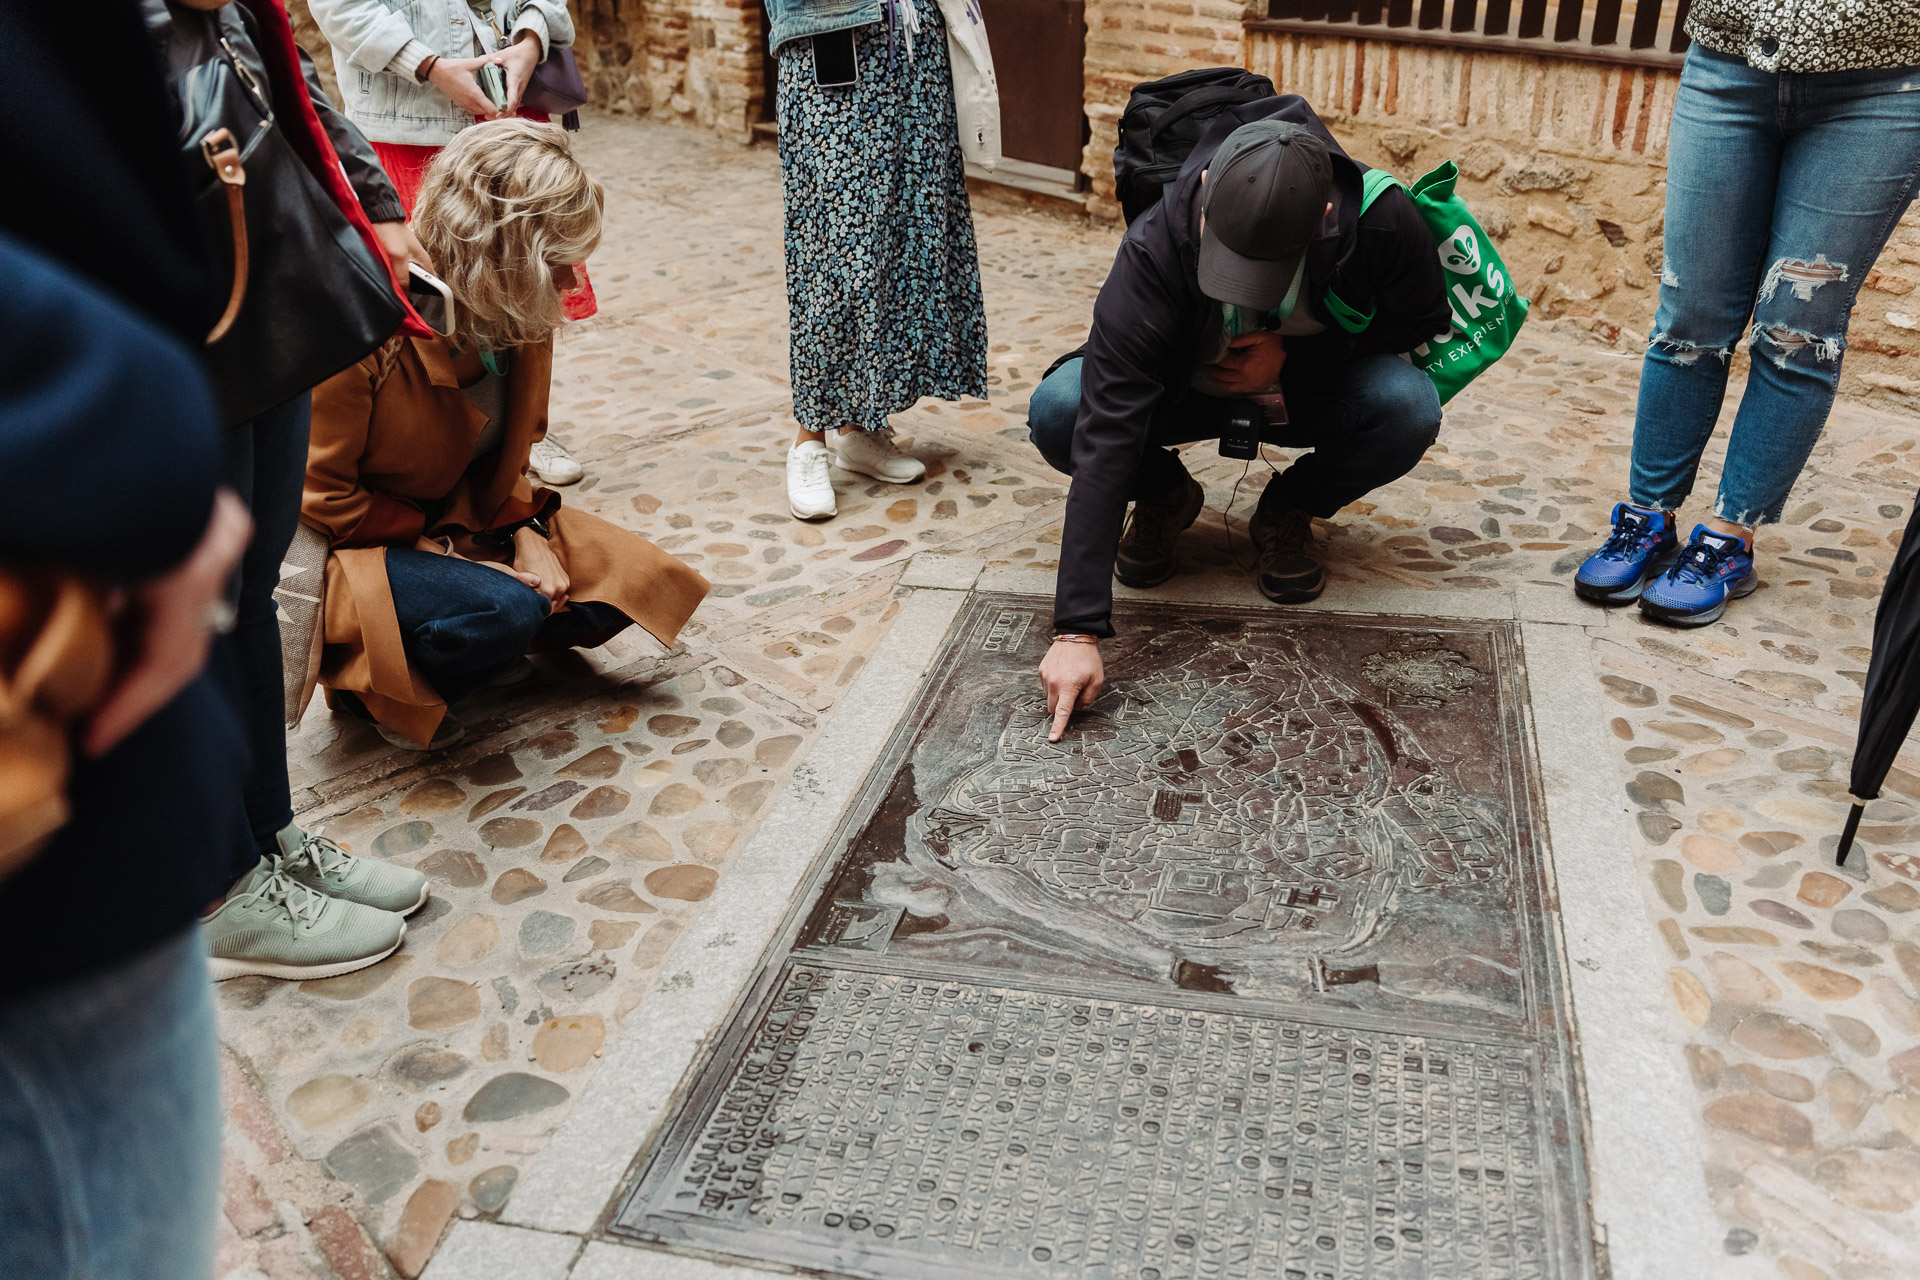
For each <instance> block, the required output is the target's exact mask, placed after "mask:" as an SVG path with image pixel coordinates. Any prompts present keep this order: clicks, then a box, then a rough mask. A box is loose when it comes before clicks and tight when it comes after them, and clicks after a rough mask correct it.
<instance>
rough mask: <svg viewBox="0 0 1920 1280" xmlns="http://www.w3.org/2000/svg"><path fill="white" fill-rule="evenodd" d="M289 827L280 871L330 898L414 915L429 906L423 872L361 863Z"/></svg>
mask: <svg viewBox="0 0 1920 1280" xmlns="http://www.w3.org/2000/svg"><path fill="white" fill-rule="evenodd" d="M321 830H322V828H320V827H315V828H314V829H313V830H312V831H303V830H301V828H300V824H299V823H297V822H289V823H288V824H287V825H286V826H285V827H283V828H281V829H280V832H279V834H277V835H276V836H275V837H274V839H276V840H278V841H279V842H280V858H279V863H280V869H281V870H282V871H284V872H286V873H287V875H289V876H291V877H292V878H293V879H295V880H298V881H299V882H300V883H301V884H303V885H305V886H307V888H309V889H313V890H315V891H316V892H319V893H324V894H326V895H327V896H328V897H329V898H343V899H345V900H346V901H348V902H358V903H360V904H361V905H362V906H367V907H379V908H380V909H381V910H382V911H398V912H399V913H400V914H401V915H403V916H407V915H412V914H413V913H414V912H416V911H418V910H419V909H420V908H421V907H423V906H425V905H426V904H427V892H428V890H427V878H426V877H425V876H423V875H421V874H420V873H419V872H418V871H409V870H407V868H405V867H396V866H394V865H393V864H392V863H390V862H380V861H378V860H376V859H373V858H356V857H354V856H353V855H352V854H350V853H348V852H347V851H346V850H345V849H342V848H341V847H340V846H339V845H337V844H335V843H334V842H333V841H331V840H329V839H327V838H326V837H325V836H323V835H321V834H320V832H321Z"/></svg>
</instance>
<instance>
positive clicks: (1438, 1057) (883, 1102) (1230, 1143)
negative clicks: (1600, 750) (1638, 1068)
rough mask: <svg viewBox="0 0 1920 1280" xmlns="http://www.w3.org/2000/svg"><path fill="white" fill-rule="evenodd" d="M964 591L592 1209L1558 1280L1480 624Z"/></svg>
mask: <svg viewBox="0 0 1920 1280" xmlns="http://www.w3.org/2000/svg"><path fill="white" fill-rule="evenodd" d="M1115 621H1116V626H1117V628H1118V629H1119V631H1120V636H1119V637H1118V638H1116V639H1115V640H1113V641H1110V642H1108V644H1107V645H1106V646H1105V649H1106V656H1107V664H1108V677H1109V688H1108V690H1107V692H1106V693H1105V694H1104V695H1103V696H1102V697H1101V698H1100V700H1099V701H1098V702H1097V703H1096V704H1095V706H1093V707H1092V708H1089V709H1088V710H1086V711H1083V712H1082V713H1081V714H1080V715H1079V716H1077V717H1076V719H1075V722H1074V725H1073V727H1072V729H1071V730H1070V731H1069V733H1068V735H1067V736H1066V738H1065V739H1064V740H1063V741H1062V742H1059V743H1052V744H1050V743H1048V742H1047V740H1046V730H1047V719H1048V718H1047V716H1046V715H1045V712H1044V708H1043V707H1042V706H1041V702H1040V694H1039V688H1038V683H1037V680H1036V678H1035V675H1034V669H1035V667H1036V665H1037V663H1038V661H1039V658H1040V656H1041V654H1042V653H1043V652H1044V650H1045V647H1046V644H1047V639H1048V602H1045V601H1041V600H1035V599H1031V598H1025V597H1014V596H995V595H985V596H979V597H976V598H975V599H974V601H973V602H972V603H971V605H970V606H969V608H968V610H967V611H965V612H964V613H963V615H962V617H961V619H960V621H959V623H957V624H956V627H955V630H954V632H953V634H952V635H951V636H950V637H949V640H948V643H947V645H946V648H945V650H944V652H943V654H942V656H941V657H940V658H939V659H938V660H937V661H936V663H935V665H934V667H933V668H932V670H931V673H930V675H929V677H928V679H927V681H926V682H925V685H924V686H923V688H922V691H921V694H920V696H919V698H918V700H917V703H916V705H915V706H914V707H913V708H912V710H911V711H910V712H909V714H908V715H907V717H906V718H905V720H904V721H903V722H902V725H901V728H900V729H899V731H898V732H897V733H896V734H895V736H894V738H893V740H892V741H891V743H890V744H889V746H888V748H887V749H886V751H885V752H884V753H883V755H882V757H881V759H880V760H879V762H878V763H877V764H876V766H875V768H874V770H873V772H872V773H871V775H870V776H869V779H868V783H867V786H866V788H865V790H864V791H863V793H862V794H861V796H860V797H859V798H858V799H857V800H856V801H855V803H854V805H853V806H852V809H851V810H850V813H849V816H848V819H847V821H846V822H845V824H844V825H843V827H842V829H841V831H840V832H839V834H838V835H837V836H836V837H835V839H834V841H833V843H832V845H831V847H830V849H829V856H828V859H827V861H826V863H825V864H824V865H823V866H822V868H821V869H820V871H819V873H818V874H817V876H816V889H815V891H814V893H813V894H812V895H811V896H810V897H809V898H808V899H806V900H805V901H804V902H803V905H802V906H801V907H800V908H798V909H796V912H795V914H794V916H793V919H792V925H791V927H790V929H789V931H788V934H787V938H788V945H787V946H786V948H785V949H784V954H780V955H776V956H775V957H773V958H772V960H771V961H770V963H769V965H768V967H767V968H766V969H765V971H764V972H763V974H762V977H761V980H760V981H759V983H758V984H757V986H756V987H755V989H754V990H753V992H752V993H751V994H750V996H749V998H748V1000H747V1002H746V1004H745V1006H744V1007H743V1008H742V1009H741V1010H740V1011H739V1013H738V1015H737V1016H736V1017H735V1018H734V1020H733V1022H732V1024H731V1027H730V1030H729V1032H728V1034H727V1035H726V1037H725V1038H724V1040H723V1042H722V1043H720V1044H719V1045H718V1046H717V1047H716V1049H715V1051H714V1052H713V1053H712V1055H711V1056H710V1057H709V1058H708V1059H707V1061H706V1062H705V1064H704V1066H703V1067H702V1068H701V1069H700V1075H699V1079H698V1083H697V1085H696V1088H695V1089H694V1091H693V1093H692V1096H691V1097H690V1098H689V1099H688V1101H687V1104H686V1106H685V1107H684V1108H683V1110H682V1111H681V1113H680V1114H679V1116H678V1117H677V1118H676V1120H675V1122H674V1124H673V1125H672V1126H671V1127H670V1130H669V1132H668V1134H667V1135H666V1138H665V1139H664V1141H663V1142H662V1143H661V1144H660V1145H659V1147H658V1148H657V1149H656V1150H655V1151H654V1152H653V1153H652V1155H651V1158H650V1159H649V1160H648V1161H647V1162H646V1163H645V1165H644V1168H643V1172H642V1175H641V1177H640V1179H639V1180H638V1182H637V1184H636V1186H635V1188H634V1191H633V1193H632V1194H631V1196H630V1197H629V1199H628V1201H627V1203H626V1205H625V1207H624V1208H623V1209H622V1211H621V1213H620V1214H619V1216H618V1219H617V1221H616V1223H615V1224H614V1229H615V1230H616V1231H619V1232H623V1233H626V1234H631V1235H635V1236H638V1237H640V1238H643V1239H647V1240H652V1241H656V1242H663V1243H667V1244H670V1245H672V1246H674V1247H676V1248H681V1249H686V1250H690V1251H694V1252H706V1253H713V1254H718V1255H734V1256H739V1257H746V1258H762V1259H767V1260H776V1261H782V1262H786V1263H789V1264H793V1265H800V1266H806V1267H812V1268H817V1269H820V1270H824V1271H827V1272H829V1273H837V1274H843V1275H848V1276H873V1277H882V1276H885V1277H892V1276H900V1275H913V1276H926V1277H956V1278H958V1277H976V1276H1036V1277H1040V1276H1045V1277H1075V1278H1079V1277H1098V1278H1100V1280H1108V1278H1112V1280H1121V1278H1123V1277H1124V1278H1125V1280H1187V1278H1189V1277H1192V1278H1195V1280H1197V1278H1198V1277H1222V1278H1225V1280H1234V1278H1238V1277H1246V1278H1247V1280H1264V1278H1266V1277H1272V1278H1273V1280H1360V1278H1362V1277H1368V1278H1371V1277H1381V1278H1386V1277H1394V1278H1396V1280H1399V1278H1405V1280H1414V1278H1415V1277H1422V1278H1426V1277H1433V1278H1439V1277H1458V1278H1460V1280H1468V1278H1473V1280H1479V1278H1481V1277H1516V1278H1518V1277H1556V1278H1558V1277H1568V1278H1573V1277H1588V1276H1591V1275H1593V1274H1594V1262H1593V1258H1592V1247H1591V1244H1590V1243H1589V1237H1590V1228H1589V1227H1588V1225H1587V1222H1586V1214H1585V1163H1584V1155H1583V1151H1582V1140H1581V1119H1580V1114H1581V1113H1580V1110H1579V1106H1578V1102H1577V1097H1576V1094H1575V1090H1574V1086H1573V1082H1572V1070H1571V1066H1570V1049H1569V1045H1568V1043H1567V1034H1566V1021H1565V1018H1564V1016H1563V1009H1564V1000H1565V995H1564V989H1563V983H1562V978H1561V974H1560V968H1559V966H1560V960H1559V955H1558V950H1557V946H1556V941H1555V937H1556V935H1555V931H1554V928H1553V924H1552V920H1551V917H1550V915H1549V913H1548V904H1549V903H1550V902H1551V890H1550V884H1549V881H1548V874H1549V871H1548V868H1547V866H1546V859H1545V856H1544V849H1543V848H1542V843H1541V841H1542V837H1541V834H1540V831H1539V830H1538V827H1537V824H1536V819H1535V813H1536V810H1537V801H1536V799H1535V791H1536V785H1537V784H1536V782H1535V779H1534V777H1533V769H1532V765H1531V740H1530V737H1529V734H1528V731H1527V728H1526V724H1525V719H1524V704H1525V698H1524V685H1523V682H1522V679H1521V677H1520V674H1519V665H1518V655H1517V645H1516V643H1515V640H1514V635H1513V629H1512V624H1510V623H1506V622H1454V621H1448V622H1435V621H1434V620H1431V619H1425V620H1417V621H1416V620H1411V619H1395V618H1379V617H1358V616H1342V615H1337V614H1326V613H1318V614H1312V615H1301V614H1281V613H1277V612H1275V611H1271V610H1245V609H1237V608H1230V607H1224V606H1208V607H1200V606H1174V605H1123V606H1121V608H1120V609H1119V611H1118V612H1117V614H1116V620H1115Z"/></svg>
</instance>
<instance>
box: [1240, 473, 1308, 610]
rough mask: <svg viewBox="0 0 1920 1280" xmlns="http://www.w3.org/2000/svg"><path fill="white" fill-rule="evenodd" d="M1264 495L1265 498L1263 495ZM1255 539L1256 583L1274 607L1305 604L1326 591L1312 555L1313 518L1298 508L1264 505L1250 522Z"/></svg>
mask: <svg viewBox="0 0 1920 1280" xmlns="http://www.w3.org/2000/svg"><path fill="white" fill-rule="evenodd" d="M1263 496H1264V495H1263ZM1247 534H1248V536H1250V537H1251V538H1252V539H1253V551H1254V564H1253V580H1254V584H1255V585H1256V586H1258V587H1259V588H1260V594H1261V595H1263V596H1265V597H1266V598H1267V599H1269V600H1271V601H1273V602H1274V603H1275V604H1302V603H1304V602H1306V601H1308V600H1312V599H1314V598H1315V597H1316V596H1318V595H1319V594H1320V592H1321V591H1322V590H1324V589H1325V588H1326V585H1327V582H1326V575H1325V573H1324V572H1323V571H1322V570H1321V568H1320V562H1319V561H1318V560H1317V559H1315V558H1314V555H1313V517H1312V516H1310V515H1308V514H1307V513H1306V512H1305V511H1302V510H1301V509H1300V508H1298V507H1277V506H1276V507H1274V508H1270V507H1269V506H1268V504H1267V503H1266V502H1264V501H1263V502H1262V503H1261V504H1260V505H1259V506H1258V507H1257V508H1255V509H1254V513H1253V519H1252V520H1249V521H1248V522H1247Z"/></svg>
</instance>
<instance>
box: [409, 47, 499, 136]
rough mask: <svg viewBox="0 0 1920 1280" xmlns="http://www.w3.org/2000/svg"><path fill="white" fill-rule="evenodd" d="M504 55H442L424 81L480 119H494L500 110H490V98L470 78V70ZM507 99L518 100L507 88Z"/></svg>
mask: <svg viewBox="0 0 1920 1280" xmlns="http://www.w3.org/2000/svg"><path fill="white" fill-rule="evenodd" d="M504 56H505V55H503V54H499V53H490V54H488V55H487V56H486V57H484V58H442V59H440V60H439V61H438V62H436V63H434V64H433V70H432V71H430V72H428V73H427V83H428V84H430V85H432V86H433V87H434V88H436V89H438V90H439V91H440V92H441V93H444V94H445V95H447V101H449V102H451V103H452V104H453V105H454V106H456V107H458V108H460V109H461V110H462V111H464V112H466V113H467V114H468V115H470V116H473V117H475V118H476V119H480V120H498V119H499V118H500V117H501V116H502V115H505V114H507V113H506V112H503V111H496V110H494V106H493V99H491V98H489V97H487V91H486V90H485V89H482V88H481V87H480V82H479V81H478V80H476V79H474V78H473V77H474V73H475V72H476V71H478V70H479V69H480V68H481V67H483V66H485V65H486V64H487V63H489V62H495V63H497V62H501V60H502V59H503V57H504ZM508 93H509V95H510V99H509V100H510V101H516V102H517V101H518V100H519V99H518V95H515V94H513V92H512V90H511V88H509V90H508Z"/></svg>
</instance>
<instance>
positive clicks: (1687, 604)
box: [1640, 524, 1760, 627]
mask: <svg viewBox="0 0 1920 1280" xmlns="http://www.w3.org/2000/svg"><path fill="white" fill-rule="evenodd" d="M1759 585H1760V575H1759V574H1757V573H1755V572H1754V571H1753V552H1751V551H1749V550H1747V544H1746V543H1744V542H1742V541H1740V539H1738V538H1730V537H1728V536H1727V535H1726V534H1724V533H1715V532H1713V531H1712V530H1711V529H1709V528H1707V526H1705V525H1703V524H1697V525H1695V526H1693V537H1691V538H1689V539H1688V540H1687V549H1686V550H1685V551H1682V552H1681V553H1680V558H1679V559H1678V560H1675V561H1674V562H1673V567H1672V568H1670V569H1668V570H1667V571H1666V572H1665V573H1663V574H1661V575H1660V576H1659V577H1657V578H1655V579H1654V580H1653V581H1652V582H1649V583H1648V584H1647V589H1646V590H1645V591H1644V592H1642V593H1641V596H1640V612H1641V613H1644V614H1646V615H1647V616H1648V617H1649V618H1652V619H1653V620H1654V621H1656V622H1665V623H1667V624H1669V625H1671V626H1675V627H1703V626H1705V625H1706V624H1707V623H1709V622H1712V621H1714V620H1715V619H1717V618H1719V616H1720V615H1721V614H1723V613H1725V612H1726V611H1727V601H1729V600H1732V599H1736V598H1737V597H1740V596H1750V595H1752V594H1753V593H1754V589H1755V588H1757V587H1758V586H1759Z"/></svg>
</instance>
